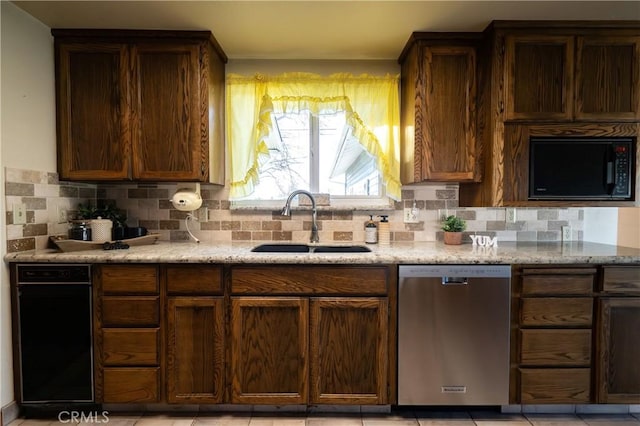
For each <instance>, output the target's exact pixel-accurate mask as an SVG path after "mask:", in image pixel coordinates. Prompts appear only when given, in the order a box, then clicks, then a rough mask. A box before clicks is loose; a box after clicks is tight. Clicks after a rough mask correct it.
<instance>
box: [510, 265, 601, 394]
mask: <svg viewBox="0 0 640 426" xmlns="http://www.w3.org/2000/svg"><path fill="white" fill-rule="evenodd" d="M514 276H515V280H514V286H513V289H512V290H513V291H512V297H513V299H514V300H513V302H512V306H513V307H514V308H515V310H516V315H514V317H513V318H514V324H513V327H512V330H515V332H514V333H512V339H513V345H514V347H513V348H512V353H513V354H514V358H515V359H512V367H511V375H512V380H511V383H512V390H511V395H512V396H511V402H512V403H516V404H586V403H590V402H593V400H594V394H593V392H592V383H593V381H592V374H593V370H592V363H593V356H592V353H593V345H592V341H593V294H594V286H595V279H596V276H597V269H596V268H594V267H567V266H558V267H553V266H542V267H538V266H527V267H522V268H516V269H515V274H514Z"/></svg>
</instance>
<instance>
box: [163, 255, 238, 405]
mask: <svg viewBox="0 0 640 426" xmlns="http://www.w3.org/2000/svg"><path fill="white" fill-rule="evenodd" d="M222 276H223V273H222V266H221V265H209V264H202V265H190V264H175V265H166V266H164V268H163V278H164V281H165V282H164V283H163V284H165V285H164V288H165V290H166V313H167V314H166V318H167V322H166V324H167V328H166V343H165V346H166V353H167V362H166V369H165V377H166V383H167V393H166V397H167V402H169V403H178V404H179V403H182V404H219V403H222V402H224V398H225V394H224V389H225V383H226V380H225V347H226V346H225V340H226V337H225V320H226V317H225V306H224V305H225V299H224V296H223V285H222Z"/></svg>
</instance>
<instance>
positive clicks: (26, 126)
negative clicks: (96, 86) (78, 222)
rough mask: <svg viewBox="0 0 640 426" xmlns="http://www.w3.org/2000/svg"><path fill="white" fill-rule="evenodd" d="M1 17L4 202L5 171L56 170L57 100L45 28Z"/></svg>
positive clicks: (6, 341) (9, 9)
mask: <svg viewBox="0 0 640 426" xmlns="http://www.w3.org/2000/svg"><path fill="white" fill-rule="evenodd" d="M0 15H1V18H2V19H1V37H0V38H1V40H2V46H1V49H0V50H1V54H2V58H1V62H2V68H1V93H2V104H1V132H0V141H1V143H0V145H1V153H0V164H1V165H2V173H0V182H1V183H2V184H0V193H1V196H0V200H2V202H3V203H4V206H3V207H4V208H3V211H5V212H6V211H7V210H8V208H7V207H9V206H8V205H7V204H6V200H5V192H4V191H5V185H4V183H5V176H4V168H5V167H15V168H27V169H30V170H43V171H47V170H55V169H56V162H55V160H56V157H55V149H56V148H55V146H56V144H55V97H54V61H53V39H52V37H51V35H50V30H49V28H47V27H45V26H44V25H42V24H41V23H40V22H38V21H36V20H35V19H33V18H32V17H31V16H29V15H27V14H26V13H24V12H23V11H22V10H20V9H18V8H17V7H16V6H14V5H13V4H11V3H9V2H7V1H2V2H0ZM0 221H1V223H0V237H1V240H2V244H1V247H2V249H1V250H2V255H3V256H4V254H5V253H6V243H5V241H6V239H7V235H6V223H7V217H6V216H5V215H3V216H2V217H1V218H0ZM8 277H9V273H8V269H7V267H6V265H5V264H4V262H3V263H2V266H1V271H0V278H1V283H0V347H2V348H3V350H2V351H0V406H2V407H6V408H7V409H6V410H3V411H4V418H3V421H7V420H10V418H8V417H10V415H11V413H9V411H10V407H7V404H10V403H11V402H12V401H13V400H14V396H13V372H12V358H11V351H10V350H8V348H11V320H10V312H11V309H10V300H9V278H8Z"/></svg>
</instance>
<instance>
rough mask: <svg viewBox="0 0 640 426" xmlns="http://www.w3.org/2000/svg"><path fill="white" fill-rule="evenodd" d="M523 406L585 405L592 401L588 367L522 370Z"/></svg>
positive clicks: (521, 395)
mask: <svg viewBox="0 0 640 426" xmlns="http://www.w3.org/2000/svg"><path fill="white" fill-rule="evenodd" d="M519 372H520V399H521V401H522V403H523V404H586V403H589V402H590V401H591V370H590V369H588V368H536V369H532V368H521V369H520V371H519Z"/></svg>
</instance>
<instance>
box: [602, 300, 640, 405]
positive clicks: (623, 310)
mask: <svg viewBox="0 0 640 426" xmlns="http://www.w3.org/2000/svg"><path fill="white" fill-rule="evenodd" d="M598 318H599V321H600V324H599V327H598V355H597V357H598V362H597V366H598V368H597V380H598V382H597V392H598V402H599V403H603V404H637V403H638V402H640V368H638V360H640V339H638V330H640V298H637V297H627V298H609V297H607V298H602V299H600V301H599V307H598Z"/></svg>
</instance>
